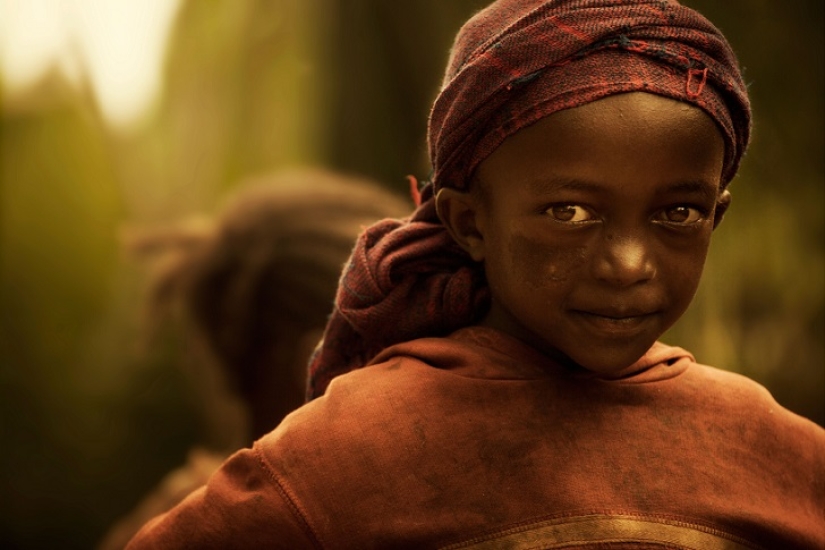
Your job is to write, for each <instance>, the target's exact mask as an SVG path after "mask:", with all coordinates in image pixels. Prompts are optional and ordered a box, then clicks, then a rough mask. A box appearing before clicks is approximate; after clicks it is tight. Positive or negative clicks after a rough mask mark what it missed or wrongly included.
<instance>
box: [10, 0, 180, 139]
mask: <svg viewBox="0 0 825 550" xmlns="http://www.w3.org/2000/svg"><path fill="white" fill-rule="evenodd" d="M180 4H181V2H180V0H0V6H2V12H0V17H2V22H0V33H2V36H0V47H1V48H2V51H0V62H1V65H0V67H2V72H3V81H4V86H5V88H6V89H5V90H4V91H5V93H7V94H9V95H10V96H11V97H13V96H14V95H15V94H18V93H24V92H25V91H26V90H28V89H29V88H31V87H32V86H34V85H36V84H37V83H38V82H39V81H40V80H41V79H42V78H44V77H45V76H46V75H47V74H48V73H49V72H50V71H53V70H57V71H59V72H60V73H61V74H62V75H64V76H65V77H66V79H67V80H68V81H69V82H70V83H71V84H73V85H75V86H81V85H83V84H84V82H85V84H87V85H88V86H89V90H88V91H89V92H91V94H92V95H93V96H94V97H95V98H96V100H97V102H98V105H99V107H100V110H101V113H102V115H103V117H104V118H105V120H106V121H107V122H108V123H110V124H111V125H112V126H115V127H118V128H125V127H128V126H130V125H132V124H134V123H136V122H138V121H139V120H140V119H141V117H142V116H143V115H145V114H146V112H147V110H148V109H149V108H150V107H151V105H152V103H153V101H154V100H155V99H156V98H157V97H158V94H159V92H160V88H161V80H162V78H161V75H162V69H163V60H164V53H165V50H166V43H167V39H168V36H169V31H170V29H171V27H172V23H173V21H174V18H175V15H176V13H177V11H178V9H179V7H180ZM83 77H85V78H83Z"/></svg>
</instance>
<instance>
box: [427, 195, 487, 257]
mask: <svg viewBox="0 0 825 550" xmlns="http://www.w3.org/2000/svg"><path fill="white" fill-rule="evenodd" d="M435 208H436V212H438V217H439V218H440V219H441V223H443V224H444V227H446V228H447V231H448V232H449V233H450V235H451V236H452V237H453V239H454V240H455V242H457V243H458V245H459V246H461V248H463V249H464V250H465V251H466V252H467V254H469V255H470V257H471V258H472V259H473V260H475V261H477V262H480V261H482V260H483V259H484V237H483V236H482V234H481V231H479V227H478V203H477V197H476V196H474V195H473V194H471V193H470V192H467V191H459V190H457V189H449V188H446V187H445V188H443V189H441V190H440V191H439V192H438V195H436V197H435Z"/></svg>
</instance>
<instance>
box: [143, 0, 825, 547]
mask: <svg viewBox="0 0 825 550" xmlns="http://www.w3.org/2000/svg"><path fill="white" fill-rule="evenodd" d="M749 131H750V107H749V103H748V98H747V94H746V90H745V86H744V84H743V82H742V78H741V75H740V73H739V69H738V67H737V62H736V59H735V56H734V54H733V52H732V51H731V49H730V47H729V45H728V44H727V42H726V40H725V39H724V37H723V36H722V35H721V33H720V32H719V31H718V30H717V29H716V28H715V27H713V26H712V25H711V24H710V23H709V22H708V21H706V20H705V19H704V18H703V17H701V16H700V15H699V14H697V13H696V12H694V11H692V10H690V9H688V8H685V7H682V6H680V5H679V4H677V3H676V2H675V1H672V0H671V1H667V0H624V1H622V0H612V1H611V0H498V1H497V2H494V3H493V4H491V5H490V6H489V7H488V8H486V9H485V10H483V11H481V12H480V13H479V14H477V15H476V16H475V17H473V18H472V19H471V20H470V21H469V22H468V23H467V24H465V26H464V27H463V28H462V29H461V31H460V32H459V35H458V37H457V39H456V43H455V45H454V47H453V50H452V53H451V57H450V61H449V64H448V68H447V74H446V78H445V80H444V84H443V86H442V89H441V91H440V93H439V95H438V97H437V98H436V101H435V104H434V106H433V109H432V112H431V116H430V124H429V144H430V157H431V161H432V163H433V177H432V182H431V183H430V184H428V185H427V186H426V187H425V188H424V189H423V191H422V193H421V199H422V202H421V205H420V207H419V208H418V209H417V210H416V212H415V213H414V214H413V215H412V216H411V217H410V218H409V219H408V220H405V221H403V222H401V221H395V222H392V221H386V222H382V223H379V224H377V225H374V226H372V227H371V228H369V229H368V230H367V231H366V232H365V233H364V234H363V235H362V236H361V237H360V238H359V240H358V242H357V244H356V247H355V249H354V251H353V254H352V257H351V259H350V262H349V264H348V266H347V268H346V269H345V271H344V274H343V275H342V279H341V282H340V284H339V289H338V295H337V297H336V307H335V311H334V312H333V315H332V316H331V318H330V320H329V323H328V324H327V328H326V331H325V336H324V340H323V342H322V344H321V346H320V347H319V348H318V349H317V350H316V353H315V355H314V357H313V360H312V361H311V365H310V380H309V398H310V399H311V402H310V403H308V404H307V405H305V406H304V407H302V408H301V409H299V410H298V411H296V412H294V413H293V414H291V415H290V416H288V417H287V418H286V419H285V420H284V421H283V422H282V423H281V425H280V426H279V427H278V428H277V429H275V430H274V431H273V432H272V433H270V434H268V435H267V436H265V437H264V438H262V439H261V440H259V441H258V442H256V443H255V445H254V446H253V448H252V449H249V450H244V451H241V452H239V453H237V454H235V455H234V456H233V457H232V458H231V459H230V460H228V461H227V462H226V463H225V464H224V466H223V467H222V468H221V470H220V471H219V472H218V473H217V474H215V476H213V478H212V479H211V480H210V482H209V484H208V485H207V486H206V488H205V489H203V490H200V491H198V492H196V493H193V494H192V495H190V496H189V497H188V499H187V500H186V501H185V502H184V503H183V504H182V505H181V506H179V507H178V508H176V509H175V510H173V511H171V512H170V513H169V514H167V515H166V516H163V517H160V518H157V519H155V520H153V521H152V522H150V523H149V524H148V525H147V526H146V527H145V528H144V530H143V531H142V532H141V534H139V535H138V537H137V538H136V539H135V540H134V541H133V542H132V546H130V548H135V549H137V548H184V547H193V548H253V547H254V548H292V549H298V548H454V549H458V548H474V549H476V548H478V549H481V548H484V549H487V548H514V549H515V548H518V549H521V548H607V547H610V548H665V547H666V548H714V549H715V548H737V549H739V548H783V549H784V548H822V547H823V545H825V518H823V509H825V477H824V476H823V472H825V430H823V429H822V428H820V427H818V426H817V425H815V424H813V423H812V422H810V421H808V420H805V419H803V418H801V417H798V416H796V415H794V414H793V413H791V412H789V411H787V410H785V409H783V408H782V407H781V406H780V405H778V404H777V403H776V402H775V401H774V400H773V399H772V398H771V396H770V395H769V394H768V393H767V392H766V391H765V390H764V388H762V387H760V386H758V385H757V384H755V383H754V382H752V381H749V380H747V379H745V378H744V377H741V376H739V375H735V374H731V373H727V372H724V371H721V370H717V369H714V368H711V367H707V366H703V365H699V364H697V363H696V362H695V361H694V358H693V357H692V356H691V355H690V354H689V353H688V352H686V351H685V350H682V349H680V348H674V347H670V346H666V345H664V344H661V343H658V342H657V338H658V337H660V336H661V335H662V334H663V333H664V331H665V330H666V329H667V328H668V327H670V326H671V325H672V324H673V323H674V322H675V321H676V320H677V319H678V318H679V316H680V315H681V314H682V313H683V312H684V311H685V309H686V307H687V306H688V303H689V302H690V300H691V298H692V296H693V293H694V291H695V289H696V286H697V284H698V282H699V278H700V274H701V270H702V265H703V263H704V260H705V255H706V252H707V249H708V246H709V243H710V236H711V232H712V230H713V229H714V228H715V227H716V226H717V225H718V224H719V222H720V221H721V219H722V216H723V215H724V213H725V210H726V209H727V208H728V206H729V205H730V201H731V195H730V192H729V190H728V184H729V183H730V181H731V179H732V178H733V177H734V175H735V174H736V171H737V169H738V166H739V162H740V160H741V158H742V156H743V154H744V152H745V149H746V147H747V144H748V139H749ZM365 365H366V367H365V368H361V367H364V366H365Z"/></svg>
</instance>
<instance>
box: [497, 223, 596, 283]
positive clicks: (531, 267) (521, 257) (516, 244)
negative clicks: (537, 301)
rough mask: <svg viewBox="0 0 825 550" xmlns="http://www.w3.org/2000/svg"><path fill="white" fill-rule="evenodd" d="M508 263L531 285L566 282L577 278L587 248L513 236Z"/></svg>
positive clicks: (544, 239) (583, 262)
mask: <svg viewBox="0 0 825 550" xmlns="http://www.w3.org/2000/svg"><path fill="white" fill-rule="evenodd" d="M508 249H509V250H510V258H509V259H510V265H512V266H515V267H516V269H515V271H516V272H517V273H518V277H519V278H520V279H521V281H522V282H523V283H524V284H525V285H527V286H529V287H530V288H542V287H546V286H547V285H548V284H558V283H563V282H567V281H568V280H570V279H571V278H572V277H574V276H575V277H579V276H580V275H579V271H580V270H581V268H582V266H584V264H585V263H586V256H587V254H586V247H585V246H582V245H580V244H577V245H567V246H564V245H559V244H558V242H553V241H551V240H550V239H548V238H546V237H545V238H541V237H538V238H537V237H529V236H525V235H513V237H512V238H511V239H510V243H509V246H508Z"/></svg>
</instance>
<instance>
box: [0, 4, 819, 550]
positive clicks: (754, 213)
mask: <svg viewBox="0 0 825 550" xmlns="http://www.w3.org/2000/svg"><path fill="white" fill-rule="evenodd" d="M485 3H486V2H484V1H481V0H474V1H471V0H451V1H449V2H445V1H443V0H419V1H417V2H387V1H385V0H346V1H344V0H340V1H337V0H276V1H265V0H232V1H218V0H209V1H203V2H188V3H187V4H186V5H185V6H184V9H183V10H182V12H181V13H180V16H179V19H178V22H177V27H176V31H175V34H174V36H173V40H172V43H171V46H170V50H169V57H168V63H167V67H166V89H165V93H164V95H163V96H162V99H161V100H160V102H159V103H158V105H156V107H155V110H154V112H153V114H152V116H151V117H150V118H148V119H147V120H146V121H145V122H144V124H143V126H142V127H141V128H140V129H139V130H138V131H135V132H131V133H119V132H115V131H112V130H111V129H109V128H108V127H107V126H106V124H105V123H104V121H103V120H102V119H101V116H100V113H99V109H98V108H97V107H96V104H95V101H94V96H93V94H92V93H91V92H90V91H89V90H85V91H83V92H81V93H71V92H70V91H67V88H66V87H65V86H63V85H60V83H59V82H56V80H55V77H54V76H53V77H52V78H50V79H47V80H45V81H44V82H43V83H42V84H41V85H40V86H39V88H38V89H36V90H33V91H32V92H31V94H29V95H28V96H26V97H23V98H3V118H2V127H1V128H2V133H0V155H1V156H0V160H1V161H2V168H1V169H2V172H0V173H1V174H2V180H0V201H2V202H0V228H1V229H0V410H1V411H2V415H1V416H0V427H2V432H0V434H2V437H3V440H4V450H5V451H4V452H3V453H0V469H2V471H3V473H4V474H3V477H2V494H3V496H4V498H3V509H2V512H3V513H2V520H0V522H2V523H1V524H0V533H2V535H0V537H3V538H2V539H0V544H2V546H3V547H4V548H42V547H46V546H49V545H50V544H51V543H54V541H60V547H62V548H89V547H91V546H93V544H94V543H95V541H96V540H98V539H99V537H100V535H101V534H102V532H103V530H104V529H105V528H106V527H107V526H108V524H109V523H110V522H111V521H112V520H113V519H115V518H116V517H118V516H120V515H121V514H123V513H124V512H126V511H127V510H128V509H129V508H130V507H131V506H132V505H133V504H134V503H135V502H136V500H137V499H138V498H139V497H140V496H141V495H142V494H143V492H144V491H146V490H147V489H148V488H149V487H151V486H152V485H153V484H154V483H155V482H156V481H157V480H158V479H159V478H160V477H161V475H163V473H165V472H166V471H168V470H169V469H171V468H172V467H174V466H177V465H178V464H180V463H182V462H183V460H184V455H185V452H186V450H187V449H188V448H189V447H190V446H191V445H192V444H193V443H194V442H196V441H204V440H205V439H208V437H209V435H208V434H207V433H205V429H204V427H203V425H202V424H201V423H200V420H199V418H198V417H197V415H196V414H195V412H193V407H192V406H191V400H192V398H191V395H190V393H189V392H190V390H189V389H188V388H187V386H186V384H185V380H184V379H183V377H182V375H181V373H180V372H179V370H178V369H176V368H175V361H176V359H175V358H176V357H177V356H178V354H179V353H180V350H179V349H178V348H179V347H180V346H181V345H182V344H181V342H180V341H178V340H176V339H175V338H167V339H166V340H161V341H159V342H155V345H154V346H153V347H151V348H148V349H144V348H142V347H141V345H140V342H141V341H142V327H141V313H142V308H143V299H144V296H143V290H144V283H145V280H144V279H145V273H144V272H143V271H141V269H140V266H139V265H136V264H135V263H134V262H133V261H130V260H129V258H127V257H125V255H124V254H123V253H122V251H121V249H120V244H119V242H118V238H117V236H118V231H119V229H120V227H121V225H122V224H123V223H138V224H143V223H161V222H168V221H171V220H176V219H179V218H181V217H183V216H186V215H189V214H192V213H197V212H210V211H211V210H212V209H213V208H214V207H215V204H216V201H217V200H218V198H219V197H220V196H221V194H222V193H223V192H225V191H227V190H229V189H231V188H232V186H233V185H234V184H235V182H237V181H238V180H239V179H240V178H242V177H245V176H248V175H250V174H255V173H259V172H263V171H268V170H272V169H277V168H280V167H285V166H288V165H293V164H307V163H309V164H323V165H326V166H329V167H332V168H337V169H341V170H344V171H351V172H357V173H361V174H366V175H368V176H373V177H375V178H377V179H379V180H381V181H383V182H384V183H386V185H388V186H391V187H393V188H397V189H399V190H402V189H403V188H404V186H405V185H406V183H405V182H404V176H405V175H406V174H408V173H412V174H416V175H418V176H420V177H422V178H425V177H426V175H427V172H428V166H427V163H426V154H425V147H424V143H425V129H426V116H427V112H428V109H429V104H430V102H431V100H432V98H433V97H434V95H435V93H436V90H437V88H438V85H439V83H440V79H441V73H442V70H443V65H444V63H445V61H446V56H447V51H448V48H449V44H450V42H451V40H452V37H453V35H454V33H455V31H456V30H457V28H458V26H459V25H460V24H461V22H462V21H463V20H465V19H466V17H467V16H468V15H469V14H470V13H472V12H473V11H474V10H475V9H477V8H479V7H481V6H483V5H484V4H485ZM686 3H687V4H689V5H692V6H694V7H697V8H698V9H699V10H700V11H702V12H703V13H705V14H707V15H708V16H709V17H710V18H711V19H712V20H713V21H715V22H716V23H717V24H718V26H720V27H721V28H722V29H723V31H725V32H726V33H727V35H728V37H729V39H730V40H731V42H732V43H733V45H734V47H735V49H736V50H737V51H738V52H739V55H740V59H741V61H742V64H743V65H744V66H745V71H746V72H745V74H746V78H747V80H748V81H749V83H750V90H751V93H752V100H753V105H754V110H755V113H756V121H755V138H754V144H753V147H752V149H751V151H750V153H749V155H748V157H747V158H746V160H745V163H744V166H743V170H742V172H741V175H740V176H739V177H738V179H737V180H736V181H735V182H734V184H733V188H732V190H733V194H734V205H733V207H732V209H731V211H730V213H729V214H728V215H727V217H726V219H725V222H724V223H723V224H722V226H721V227H720V229H719V230H718V232H717V235H716V237H715V243H714V245H713V248H712V251H711V256H710V258H709V263H708V267H707V271H706V277H705V279H704V281H703V284H702V286H701V288H700V291H699V293H698V295H697V297H696V300H695V303H694V305H693V307H692V308H691V310H690V311H689V312H688V314H687V315H686V316H685V318H684V319H683V320H682V322H680V324H679V325H678V326H677V327H675V328H674V329H673V330H672V331H671V332H670V333H669V334H668V335H666V337H665V340H666V341H669V342H671V343H676V344H679V345H683V346H684V347H686V348H688V349H690V350H692V351H693V352H695V354H696V356H697V358H698V359H699V360H700V361H701V362H706V363H709V364H713V365H715V366H719V367H722V368H726V369H729V370H734V371H738V372H742V373H744V374H747V375H748V376H751V377H753V378H755V379H756V380H758V381H760V382H762V383H763V384H765V385H766V386H767V387H768V388H769V389H770V390H771V391H772V392H773V393H774V395H775V396H776V397H777V399H778V400H779V401H780V402H781V403H782V404H784V405H786V406H787V407H789V408H791V409H792V410H795V411H797V412H799V413H800V414H803V415H805V416H807V417H809V418H812V419H814V420H815V421H817V422H819V423H820V424H822V423H823V422H825V411H823V392H825V369H823V365H825V357H824V356H823V331H825V320H824V319H823V311H824V310H823V303H824V302H825V297H823V293H824V292H825V260H823V248H824V247H823V245H824V244H825V230H824V229H823V205H825V197H824V196H823V189H824V188H825V186H823V183H824V182H823V151H825V144H823V101H822V98H823V72H824V71H823V51H825V48H823V43H822V42H823V27H822V21H823V13H822V11H823V3H822V2H821V1H820V0H798V1H796V2H792V3H788V2H781V3H780V2H772V1H769V0H727V1H725V2H718V1H716V0H686Z"/></svg>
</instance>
